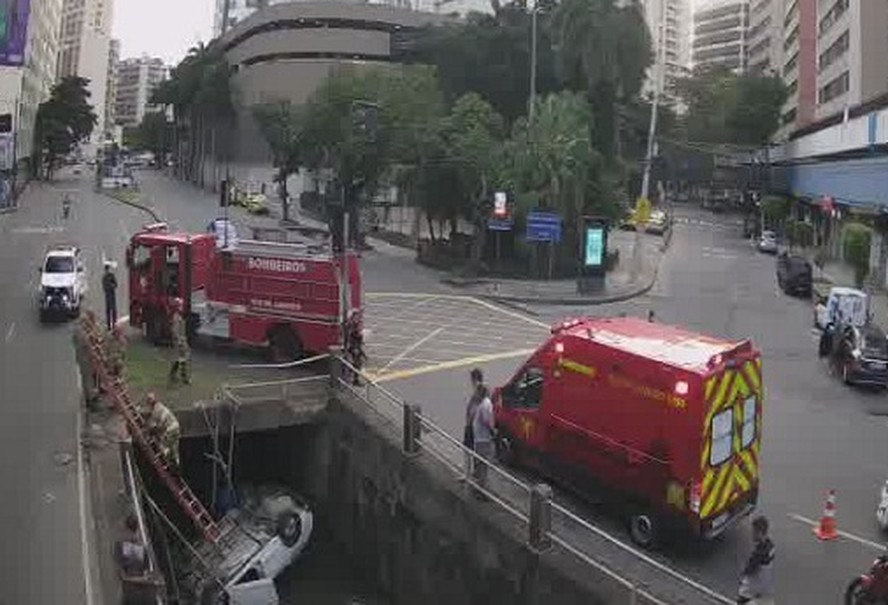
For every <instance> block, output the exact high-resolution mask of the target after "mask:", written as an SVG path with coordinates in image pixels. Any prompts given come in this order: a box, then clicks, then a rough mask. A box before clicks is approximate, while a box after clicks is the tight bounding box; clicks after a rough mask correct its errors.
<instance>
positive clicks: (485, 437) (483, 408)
mask: <svg viewBox="0 0 888 605" xmlns="http://www.w3.org/2000/svg"><path fill="white" fill-rule="evenodd" d="M478 397H479V398H480V401H479V402H478V407H477V409H476V410H475V415H474V417H473V419H472V437H473V438H474V446H475V448H474V449H475V453H476V454H477V455H478V457H477V458H475V460H474V463H475V469H474V470H475V481H476V482H477V483H478V487H479V488H482V489H483V488H486V487H487V467H488V466H489V465H490V464H491V462H493V456H494V453H495V443H494V439H495V438H496V425H495V423H494V417H493V402H492V401H491V400H490V391H489V390H488V388H487V387H486V386H484V385H481V386H480V387H479V389H478ZM475 497H476V498H478V499H479V500H486V499H487V496H486V495H484V493H483V492H481V491H480V490H479V491H476V492H475Z"/></svg>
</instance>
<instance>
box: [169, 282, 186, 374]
mask: <svg viewBox="0 0 888 605" xmlns="http://www.w3.org/2000/svg"><path fill="white" fill-rule="evenodd" d="M182 306H183V305H182V300H181V299H178V298H177V299H176V300H175V302H174V303H173V317H172V319H171V324H170V333H171V334H172V337H173V362H172V364H170V377H169V379H170V384H172V383H173V382H175V381H176V378H177V377H178V378H180V379H181V381H182V383H183V384H191V378H190V376H189V371H188V370H189V367H188V366H189V363H190V361H191V349H190V348H189V346H188V334H187V327H186V326H185V319H184V318H183V317H182Z"/></svg>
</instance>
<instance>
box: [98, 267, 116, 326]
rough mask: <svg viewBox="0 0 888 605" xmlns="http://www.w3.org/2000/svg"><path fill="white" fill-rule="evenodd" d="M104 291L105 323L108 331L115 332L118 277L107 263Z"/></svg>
mask: <svg viewBox="0 0 888 605" xmlns="http://www.w3.org/2000/svg"><path fill="white" fill-rule="evenodd" d="M102 290H103V291H104V292H105V322H106V323H107V324H108V329H109V330H113V329H114V324H116V323H117V277H116V276H115V275H114V273H113V272H112V271H111V263H105V273H104V274H103V275H102Z"/></svg>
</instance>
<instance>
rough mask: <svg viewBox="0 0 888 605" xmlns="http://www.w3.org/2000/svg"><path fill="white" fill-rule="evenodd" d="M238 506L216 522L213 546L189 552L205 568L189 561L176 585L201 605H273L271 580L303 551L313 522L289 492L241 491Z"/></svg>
mask: <svg viewBox="0 0 888 605" xmlns="http://www.w3.org/2000/svg"><path fill="white" fill-rule="evenodd" d="M241 499H242V503H241V505H240V506H239V507H237V508H233V509H231V510H230V511H228V513H226V515H225V517H223V519H221V520H220V521H219V526H220V527H221V528H224V530H223V535H222V537H221V538H220V539H219V542H218V544H215V545H214V544H210V543H206V542H203V543H200V544H197V545H195V550H196V551H197V553H199V554H200V558H201V559H202V560H203V562H204V563H205V564H206V565H207V566H208V567H209V569H210V570H211V571H209V570H207V569H206V567H205V566H204V565H201V563H199V562H198V561H195V560H194V559H193V558H192V561H191V565H190V567H189V568H187V569H185V570H184V572H185V573H184V574H183V579H182V584H183V585H184V586H186V587H188V589H189V592H193V593H194V595H195V597H196V600H197V602H198V603H200V604H201V605H223V604H224V605H277V604H278V603H279V602H280V598H279V597H278V594H277V589H276V587H275V585H274V579H275V578H277V577H278V576H279V575H280V574H281V573H282V572H283V571H284V570H285V569H286V568H287V567H289V566H290V565H291V564H292V563H293V562H294V561H296V559H298V558H299V556H300V555H301V554H302V552H303V551H304V550H305V547H306V545H307V544H308V540H309V538H310V537H311V532H312V527H313V523H314V517H313V515H312V513H311V510H310V509H309V507H308V504H307V503H306V502H305V501H304V500H302V498H300V497H299V496H297V495H296V494H294V493H293V492H291V491H289V490H287V489H285V488H280V487H272V486H262V487H260V488H258V489H249V488H245V489H243V490H242V491H241Z"/></svg>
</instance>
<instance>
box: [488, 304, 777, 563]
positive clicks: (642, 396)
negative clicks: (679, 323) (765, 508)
mask: <svg viewBox="0 0 888 605" xmlns="http://www.w3.org/2000/svg"><path fill="white" fill-rule="evenodd" d="M494 402H495V415H496V422H497V426H498V428H499V433H500V439H499V443H498V446H499V447H498V454H499V456H500V458H501V460H503V461H504V462H507V463H518V464H522V465H527V466H531V467H535V468H537V469H538V470H541V471H542V472H544V473H545V474H548V475H551V476H553V478H555V479H556V480H560V481H564V482H565V483H566V484H567V485H569V486H570V487H572V488H574V489H578V490H580V491H589V492H593V493H594V494H595V496H596V498H604V499H605V500H609V501H610V502H611V503H613V504H617V505H618V507H619V509H620V510H622V511H625V512H626V513H627V515H626V516H627V519H628V522H629V530H630V534H631V536H632V539H633V540H634V541H635V542H636V543H638V544H640V545H642V546H649V545H651V544H652V543H654V542H655V540H656V538H657V537H658V536H660V535H661V530H665V529H676V528H677V529H682V530H685V531H688V530H689V531H690V533H691V534H693V535H695V536H700V537H703V538H711V537H714V536H716V535H717V534H719V533H721V532H723V531H724V530H725V529H727V528H728V527H729V526H730V525H732V524H734V523H735V522H736V521H737V520H739V519H741V518H743V517H744V516H746V515H748V514H749V513H750V512H752V510H753V509H754V508H755V505H756V501H757V498H758V485H759V463H760V461H759V449H760V446H761V429H762V420H761V419H762V402H763V390H762V378H761V354H760V353H759V351H757V350H756V349H755V348H754V346H753V345H752V343H751V342H750V341H749V340H744V341H741V342H729V341H725V340H719V339H715V338H711V337H708V336H704V335H701V334H696V333H693V332H690V331H687V330H684V329H681V328H677V327H672V326H667V325H662V324H657V323H651V322H648V321H644V320H642V319H637V318H628V317H620V318H601V319H579V320H573V321H568V322H564V323H562V324H558V325H556V326H554V327H553V328H552V336H551V337H550V338H549V339H548V341H547V342H546V343H545V344H543V345H542V346H541V347H540V348H539V349H537V351H536V352H535V353H534V354H533V355H532V356H531V357H530V359H528V360H527V361H526V362H525V363H524V365H523V366H522V367H521V369H520V370H519V371H518V372H517V373H516V374H515V376H514V377H513V378H512V380H511V381H510V382H509V383H508V384H506V386H504V387H501V388H498V389H496V391H495V394H494Z"/></svg>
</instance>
